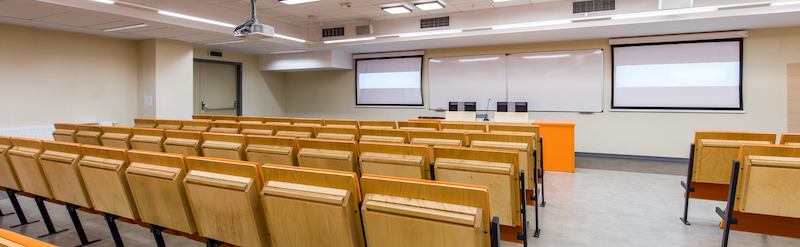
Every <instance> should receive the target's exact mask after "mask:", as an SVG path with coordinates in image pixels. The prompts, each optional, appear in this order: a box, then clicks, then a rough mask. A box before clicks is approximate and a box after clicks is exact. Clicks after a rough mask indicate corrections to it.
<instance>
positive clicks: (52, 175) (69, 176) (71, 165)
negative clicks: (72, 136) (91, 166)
mask: <svg viewBox="0 0 800 247" xmlns="http://www.w3.org/2000/svg"><path fill="white" fill-rule="evenodd" d="M42 148H43V149H44V153H42V155H41V156H40V159H41V162H42V169H43V170H44V174H45V176H46V177H47V181H48V182H49V183H50V188H51V189H52V191H53V199H56V200H59V201H62V202H66V203H70V204H74V205H78V206H81V207H85V208H92V200H91V198H89V192H88V191H87V190H86V185H85V184H84V182H83V177H82V176H81V171H80V166H79V165H78V163H79V162H80V160H81V159H82V158H83V151H81V144H77V143H68V142H55V141H43V142H42Z"/></svg>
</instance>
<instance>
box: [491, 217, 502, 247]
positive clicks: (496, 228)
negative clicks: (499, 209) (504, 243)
mask: <svg viewBox="0 0 800 247" xmlns="http://www.w3.org/2000/svg"><path fill="white" fill-rule="evenodd" d="M489 232H490V235H491V237H492V247H500V217H492V225H491V227H490V229H489Z"/></svg>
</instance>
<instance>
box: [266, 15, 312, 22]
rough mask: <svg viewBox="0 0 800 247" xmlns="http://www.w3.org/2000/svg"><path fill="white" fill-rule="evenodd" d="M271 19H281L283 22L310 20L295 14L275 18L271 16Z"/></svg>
mask: <svg viewBox="0 0 800 247" xmlns="http://www.w3.org/2000/svg"><path fill="white" fill-rule="evenodd" d="M270 19H271V20H276V21H280V22H283V23H294V22H304V21H308V19H307V18H301V17H297V16H293V15H289V16H281V17H275V18H270Z"/></svg>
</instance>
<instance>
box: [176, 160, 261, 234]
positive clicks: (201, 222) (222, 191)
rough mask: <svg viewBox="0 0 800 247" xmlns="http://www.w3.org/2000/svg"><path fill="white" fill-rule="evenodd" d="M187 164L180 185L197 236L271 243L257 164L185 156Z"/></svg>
mask: <svg viewBox="0 0 800 247" xmlns="http://www.w3.org/2000/svg"><path fill="white" fill-rule="evenodd" d="M186 166H187V168H188V169H189V173H188V174H187V175H186V177H185V178H184V179H183V185H184V187H185V188H186V196H187V198H188V199H189V205H190V206H191V208H192V213H193V216H194V219H195V223H196V226H197V232H198V233H199V234H200V236H203V237H206V238H211V239H215V240H219V241H222V242H225V243H229V244H232V245H237V246H258V247H267V246H270V237H269V232H268V230H267V224H266V221H265V220H264V210H263V208H262V206H261V203H260V201H259V198H258V197H259V193H260V191H261V188H262V187H263V186H262V184H263V177H262V175H261V170H260V169H259V166H258V164H256V163H251V162H243V161H233V160H220V159H211V158H201V157H187V158H186ZM221 219H224V220H221Z"/></svg>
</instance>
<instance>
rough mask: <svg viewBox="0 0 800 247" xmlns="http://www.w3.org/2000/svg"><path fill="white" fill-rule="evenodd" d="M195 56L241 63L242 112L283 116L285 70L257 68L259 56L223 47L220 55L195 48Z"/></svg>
mask: <svg viewBox="0 0 800 247" xmlns="http://www.w3.org/2000/svg"><path fill="white" fill-rule="evenodd" d="M194 58H196V59H204V60H215V61H226V62H236V63H241V64H242V115H243V116H278V117H280V116H283V115H284V103H285V101H286V98H285V93H284V92H285V88H284V87H285V86H284V85H285V83H284V74H285V73H279V72H263V71H259V70H258V56H257V55H251V54H243V53H237V52H230V51H224V52H223V57H209V56H208V49H201V48H195V49H194Z"/></svg>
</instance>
